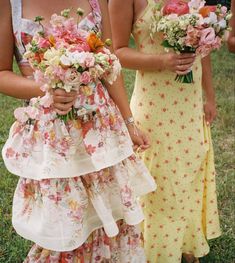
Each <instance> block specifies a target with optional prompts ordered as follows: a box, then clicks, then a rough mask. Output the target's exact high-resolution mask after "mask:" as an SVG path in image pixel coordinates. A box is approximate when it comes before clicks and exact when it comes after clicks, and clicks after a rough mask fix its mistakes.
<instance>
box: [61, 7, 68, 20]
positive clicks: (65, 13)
mask: <svg viewBox="0 0 235 263" xmlns="http://www.w3.org/2000/svg"><path fill="white" fill-rule="evenodd" d="M69 13H70V9H64V10H63V11H61V13H60V14H61V15H62V16H63V17H65V18H68V17H69Z"/></svg>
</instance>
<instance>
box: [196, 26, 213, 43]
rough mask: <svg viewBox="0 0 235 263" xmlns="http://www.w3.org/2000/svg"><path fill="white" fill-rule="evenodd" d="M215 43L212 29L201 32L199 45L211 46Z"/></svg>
mask: <svg viewBox="0 0 235 263" xmlns="http://www.w3.org/2000/svg"><path fill="white" fill-rule="evenodd" d="M214 41H215V30H214V29H213V28H212V27H208V28H205V29H203V30H202V31H201V39H200V41H199V45H212V44H213V43H214Z"/></svg>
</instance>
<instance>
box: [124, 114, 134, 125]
mask: <svg viewBox="0 0 235 263" xmlns="http://www.w3.org/2000/svg"><path fill="white" fill-rule="evenodd" d="M124 122H125V124H126V126H129V125H135V120H134V118H133V116H130V117H127V118H125V119H124Z"/></svg>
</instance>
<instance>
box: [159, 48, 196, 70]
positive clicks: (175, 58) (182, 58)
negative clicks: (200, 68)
mask: <svg viewBox="0 0 235 263" xmlns="http://www.w3.org/2000/svg"><path fill="white" fill-rule="evenodd" d="M195 58H196V55H195V54H194V53H183V54H176V53H173V52H169V53H167V54H164V55H163V65H164V68H165V69H168V70H170V71H173V72H175V73H177V74H178V75H186V74H187V73H188V72H190V71H191V69H192V66H193V63H194V61H195Z"/></svg>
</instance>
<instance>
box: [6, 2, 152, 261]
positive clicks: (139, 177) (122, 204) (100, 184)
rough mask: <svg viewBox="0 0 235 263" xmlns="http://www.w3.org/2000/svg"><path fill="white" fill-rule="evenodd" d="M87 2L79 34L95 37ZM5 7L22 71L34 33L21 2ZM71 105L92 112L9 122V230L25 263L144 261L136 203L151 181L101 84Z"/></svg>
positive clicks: (95, 18) (96, 13) (97, 24)
mask: <svg viewBox="0 0 235 263" xmlns="http://www.w3.org/2000/svg"><path fill="white" fill-rule="evenodd" d="M89 2H90V5H91V7H92V12H91V13H90V14H89V15H87V16H86V17H85V18H84V19H83V20H82V21H81V22H80V24H79V27H82V28H83V29H86V30H95V31H97V30H101V13H100V9H99V5H98V1H97V0H90V1H89ZM11 4H12V18H13V29H14V33H15V39H16V57H17V61H18V63H19V64H21V63H25V61H24V60H23V58H22V55H23V54H24V52H25V45H26V44H27V41H29V39H30V37H31V36H32V34H34V33H35V32H36V31H37V30H39V28H38V26H37V24H35V23H34V22H32V21H30V20H27V19H23V18H22V17H21V14H22V10H21V6H22V3H21V1H20V0H12V1H11ZM78 100H81V101H83V102H84V101H85V103H86V104H87V105H88V106H89V105H91V106H92V108H93V109H94V107H93V106H95V112H94V110H93V111H92V114H90V112H88V113H86V112H85V113H84V116H83V118H78V119H76V120H72V121H68V122H66V123H64V122H63V121H61V120H60V119H59V118H57V116H56V114H55V112H54V111H53V109H49V110H48V109H44V112H43V114H42V117H41V118H40V120H37V121H33V122H20V121H16V122H15V123H14V124H13V126H12V128H11V131H10V135H9V139H8V140H7V142H6V144H5V146H4V148H3V151H2V153H3V158H4V161H5V164H6V167H7V168H8V170H9V171H10V172H12V173H13V174H16V175H18V176H19V177H20V179H19V182H18V185H17V188H16V190H15V195H14V200H13V219H12V221H13V226H14V228H15V230H16V231H17V233H18V234H20V235H21V236H22V237H24V238H26V239H29V240H31V241H33V242H35V245H34V246H33V248H32V249H31V251H30V253H29V255H28V257H27V259H26V260H25V262H38V263H39V262H40V263H43V262H69V263H70V262H71V263H72V262H73V263H75V262H104V260H109V262H123V263H124V262H125V263H126V262H136V263H137V262H139V263H142V262H145V256H144V252H143V249H142V247H141V238H140V233H139V230H138V227H136V225H137V224H139V223H140V222H141V221H142V220H143V218H144V216H143V213H142V210H141V207H140V205H139V203H138V197H139V196H141V195H144V194H146V193H149V192H150V191H153V190H154V189H155V182H154V180H153V179H152V177H151V176H150V174H149V172H148V170H147V169H146V167H145V166H144V165H143V163H142V161H140V160H139V159H138V158H137V157H136V156H135V154H134V153H133V150H132V142H131V139H130V137H129V134H128V130H127V128H126V126H125V124H124V121H123V119H122V117H121V114H120V112H119V110H118V108H117V107H116V105H115V104H114V102H113V101H112V99H111V98H110V97H109V94H108V92H107V90H106V88H105V86H104V85H103V84H102V82H101V81H99V82H97V83H93V84H92V85H90V86H87V87H86V88H84V89H82V90H80V93H79V96H78ZM33 101H35V99H33ZM30 103H31V102H30ZM86 114H87V115H86Z"/></svg>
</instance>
